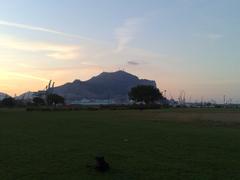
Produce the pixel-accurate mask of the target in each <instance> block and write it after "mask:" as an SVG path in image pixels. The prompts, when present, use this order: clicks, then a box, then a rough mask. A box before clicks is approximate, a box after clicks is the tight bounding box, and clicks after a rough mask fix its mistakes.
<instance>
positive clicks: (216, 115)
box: [0, 109, 240, 180]
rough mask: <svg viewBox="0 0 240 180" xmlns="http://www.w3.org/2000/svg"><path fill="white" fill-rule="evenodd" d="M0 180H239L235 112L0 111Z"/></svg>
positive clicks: (239, 120)
mask: <svg viewBox="0 0 240 180" xmlns="http://www.w3.org/2000/svg"><path fill="white" fill-rule="evenodd" d="M96 155H104V156H105V158H106V160H107V161H108V162H109V163H110V166H111V171H110V172H109V173H105V174H101V173H97V172H95V171H94V170H93V169H91V168H88V167H87V165H90V164H94V157H95V156H96ZM0 179H1V180H25V179H27V180H48V179H49V180H55V179H57V180H62V179H63V180H65V179H67V180H72V179H76V180H79V179H81V180H88V179H90V180H95V179H100V180H102V179H109V180H110V179H111V180H125V179H127V180H143V179H144V180H145V179H146V180H153V179H154V180H155V179H156V180H160V179H161V180H164V179H167V180H175V179H184V180H188V179H191V180H215V179H216V180H230V179H231V180H234V179H236V180H239V179H240V111H239V110H224V109H216V110H214V109H211V110H206V109H205V110H204V109H196V110H192V109H189V110H181V109H179V110H148V111H137V110H126V111H78V112H24V111H22V110H0Z"/></svg>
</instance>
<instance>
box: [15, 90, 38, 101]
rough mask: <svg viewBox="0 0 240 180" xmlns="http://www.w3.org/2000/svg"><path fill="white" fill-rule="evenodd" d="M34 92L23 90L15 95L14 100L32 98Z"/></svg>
mask: <svg viewBox="0 0 240 180" xmlns="http://www.w3.org/2000/svg"><path fill="white" fill-rule="evenodd" d="M33 94H34V93H33V92H31V91H28V92H25V93H23V94H21V95H19V96H17V97H16V98H15V99H16V100H32V99H33V98H34V95H33Z"/></svg>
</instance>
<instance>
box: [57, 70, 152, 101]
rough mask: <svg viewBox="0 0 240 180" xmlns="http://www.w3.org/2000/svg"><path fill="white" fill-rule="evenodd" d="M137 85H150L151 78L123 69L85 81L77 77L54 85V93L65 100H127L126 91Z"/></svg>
mask: <svg viewBox="0 0 240 180" xmlns="http://www.w3.org/2000/svg"><path fill="white" fill-rule="evenodd" d="M137 85H152V86H155V87H156V82H155V81H153V80H147V79H139V78H138V77H137V76H135V75H133V74H130V73H128V72H125V71H116V72H102V73H101V74H99V75H97V76H94V77H92V78H90V79H89V80H87V81H81V80H79V79H76V80H74V81H73V82H71V83H65V84H63V85H61V86H58V87H55V89H54V93H56V94H59V95H61V96H64V97H65V99H66V100H67V101H77V100H79V101H80V100H82V99H101V100H104V99H105V100H106V99H112V100H114V101H116V102H127V101H128V92H129V91H130V89H131V88H132V87H135V86H137Z"/></svg>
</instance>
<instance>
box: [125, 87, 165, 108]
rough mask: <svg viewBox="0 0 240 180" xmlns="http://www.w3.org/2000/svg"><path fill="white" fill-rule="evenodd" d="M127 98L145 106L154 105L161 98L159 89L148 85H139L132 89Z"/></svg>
mask: <svg viewBox="0 0 240 180" xmlns="http://www.w3.org/2000/svg"><path fill="white" fill-rule="evenodd" d="M128 96H129V99H130V100H133V101H135V102H144V103H145V104H150V103H154V102H156V101H157V100H160V99H162V98H163V95H162V94H161V92H160V91H159V89H158V88H156V87H154V86H150V85H139V86H136V87H133V88H132V89H131V91H130V92H129V94H128Z"/></svg>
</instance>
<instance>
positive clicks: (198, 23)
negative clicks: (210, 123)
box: [0, 0, 240, 102]
mask: <svg viewBox="0 0 240 180" xmlns="http://www.w3.org/2000/svg"><path fill="white" fill-rule="evenodd" d="M0 2H1V6H0V75H1V76H0V91H4V92H7V93H9V94H12V95H13V94H14V93H17V94H20V93H22V92H24V91H27V90H37V89H40V88H42V87H44V85H45V83H46V82H47V80H49V79H54V80H55V81H56V83H57V84H58V85H60V84H62V83H64V82H66V81H72V80H74V79H76V78H78V79H82V80H86V79H88V78H90V77H91V76H93V75H96V74H98V73H100V72H102V71H115V70H118V69H125V70H126V71H129V72H131V73H133V74H136V75H138V76H139V77H141V78H148V79H155V80H156V81H157V83H158V86H159V88H160V89H162V90H164V89H166V90H168V96H169V97H170V96H173V97H177V96H178V94H179V92H180V91H181V90H185V91H186V94H187V96H188V97H189V99H190V97H191V99H192V100H193V101H195V100H200V99H201V98H204V99H205V100H211V99H216V100H217V101H219V102H220V101H222V97H223V95H227V96H228V98H232V99H233V100H234V101H235V102H240V93H239V92H240V80H239V78H238V77H239V75H240V72H239V69H240V61H239V58H240V51H239V50H238V48H239V47H240V41H239V40H240V36H239V34H240V22H239V21H240V12H239V7H240V1H238V0H211V1H210V0H172V1H171V0H168V1H167V0H141V1H139V0H131V1H127V0H121V1H117V0H101V1H100V0H98V1H97V0H88V1H83V0H61V1H60V0H41V1H36V0H11V1H0Z"/></svg>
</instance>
